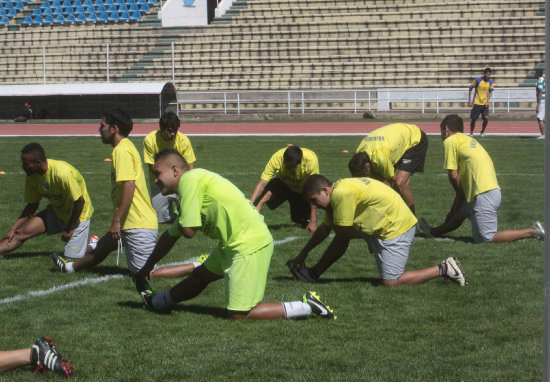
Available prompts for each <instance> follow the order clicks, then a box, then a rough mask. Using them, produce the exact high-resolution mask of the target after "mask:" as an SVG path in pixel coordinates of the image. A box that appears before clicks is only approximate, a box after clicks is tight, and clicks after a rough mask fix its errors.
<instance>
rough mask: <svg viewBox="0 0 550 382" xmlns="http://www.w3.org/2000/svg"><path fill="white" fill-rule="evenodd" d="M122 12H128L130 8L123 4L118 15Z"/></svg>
mask: <svg viewBox="0 0 550 382" xmlns="http://www.w3.org/2000/svg"><path fill="white" fill-rule="evenodd" d="M121 12H128V7H127V6H126V4H122V5H119V6H118V13H121Z"/></svg>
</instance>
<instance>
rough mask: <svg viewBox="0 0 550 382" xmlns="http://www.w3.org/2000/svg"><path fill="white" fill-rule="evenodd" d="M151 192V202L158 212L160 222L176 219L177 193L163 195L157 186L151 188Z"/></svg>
mask: <svg viewBox="0 0 550 382" xmlns="http://www.w3.org/2000/svg"><path fill="white" fill-rule="evenodd" d="M149 191H150V193H151V204H152V205H153V208H154V209H155V211H156V213H157V219H158V222H159V223H171V222H173V221H174V219H176V217H177V216H176V214H175V212H174V203H177V200H178V196H177V195H176V194H170V195H162V193H161V192H160V189H159V188H158V187H155V186H151V187H150V188H149Z"/></svg>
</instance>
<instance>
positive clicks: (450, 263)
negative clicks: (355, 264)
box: [287, 175, 466, 286]
mask: <svg viewBox="0 0 550 382" xmlns="http://www.w3.org/2000/svg"><path fill="white" fill-rule="evenodd" d="M304 197H305V198H306V199H307V200H309V201H311V203H313V204H315V205H316V206H317V207H318V208H321V209H324V210H326V215H325V221H324V222H323V224H322V225H321V226H320V227H319V228H318V229H317V231H315V233H314V234H313V235H312V237H311V238H310V240H309V241H308V243H307V244H306V245H305V247H304V248H303V249H302V250H301V251H300V253H299V254H298V256H296V257H295V258H294V259H292V260H289V261H288V263H287V265H288V266H289V268H290V271H291V273H292V274H293V275H294V277H296V278H297V279H298V280H301V281H305V282H316V281H317V279H318V278H319V277H320V276H321V275H322V274H323V273H324V272H325V271H326V270H327V269H328V268H329V267H330V266H331V265H332V264H333V263H334V262H335V261H336V260H338V259H339V258H340V257H342V255H343V254H344V252H346V249H347V248H348V245H349V242H350V240H351V239H356V238H362V239H365V240H366V241H367V243H368V246H369V250H370V251H371V252H374V257H375V259H376V264H377V266H378V271H379V273H380V276H381V277H382V284H383V285H386V286H398V285H414V284H420V283H423V282H425V281H428V280H432V279H435V278H437V277H445V278H448V279H450V280H452V281H454V282H456V283H457V284H458V285H460V286H465V285H466V278H465V277H464V274H463V273H462V270H461V269H460V266H459V264H458V261H457V260H456V259H455V258H453V257H449V258H447V259H446V260H445V261H443V262H442V263H441V264H439V265H436V266H433V267H430V268H425V269H421V270H414V271H405V266H406V265H407V259H408V258H409V250H410V247H411V244H412V241H413V238H414V233H415V229H416V222H417V220H416V218H415V217H414V215H413V213H412V212H411V210H410V209H409V208H408V207H407V205H406V204H405V202H404V201H403V199H402V198H401V197H400V196H399V194H398V193H397V192H395V191H394V190H393V189H392V188H390V187H388V186H387V185H385V184H383V183H382V182H379V181H377V180H374V179H370V178H347V179H341V180H339V181H337V182H336V183H334V184H332V183H331V182H330V181H329V180H328V179H327V178H325V177H324V176H322V175H312V176H311V177H310V178H309V179H308V180H307V181H306V183H305V184H304ZM331 230H334V233H335V236H334V239H333V240H332V242H331V243H330V245H329V246H328V248H327V249H326V250H325V252H324V253H323V255H322V257H321V259H320V260H319V262H318V263H317V264H316V265H315V266H313V267H312V268H307V267H306V266H305V260H306V258H307V255H308V253H309V252H310V251H311V250H312V249H313V248H315V247H316V246H317V245H319V244H320V243H322V242H323V241H324V240H325V239H326V238H327V237H328V235H329V234H330V232H331Z"/></svg>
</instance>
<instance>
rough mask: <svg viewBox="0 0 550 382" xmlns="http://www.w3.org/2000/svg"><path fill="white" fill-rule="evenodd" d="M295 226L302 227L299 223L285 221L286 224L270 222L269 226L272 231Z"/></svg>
mask: <svg viewBox="0 0 550 382" xmlns="http://www.w3.org/2000/svg"><path fill="white" fill-rule="evenodd" d="M293 227H300V226H299V225H298V224H295V223H290V222H289V223H284V224H268V225H267V228H269V230H270V231H277V230H280V229H286V228H293Z"/></svg>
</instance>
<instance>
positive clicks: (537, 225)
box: [533, 221, 546, 241]
mask: <svg viewBox="0 0 550 382" xmlns="http://www.w3.org/2000/svg"><path fill="white" fill-rule="evenodd" d="M533 228H534V229H535V237H536V238H537V240H540V241H544V236H545V234H546V232H545V231H544V227H543V226H542V224H541V222H539V221H536V222H534V223H533Z"/></svg>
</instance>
